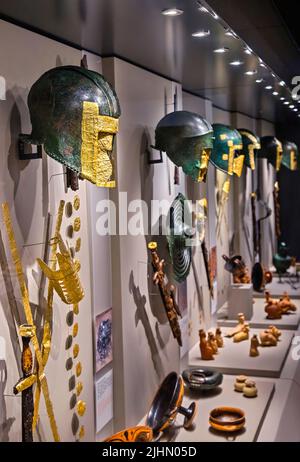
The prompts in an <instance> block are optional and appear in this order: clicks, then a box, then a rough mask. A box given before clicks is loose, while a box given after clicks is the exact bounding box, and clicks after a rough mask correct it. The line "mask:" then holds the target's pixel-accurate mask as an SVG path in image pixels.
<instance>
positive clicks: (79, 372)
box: [76, 362, 82, 377]
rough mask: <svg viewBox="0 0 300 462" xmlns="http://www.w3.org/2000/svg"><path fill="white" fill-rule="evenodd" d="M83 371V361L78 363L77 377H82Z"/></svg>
mask: <svg viewBox="0 0 300 462" xmlns="http://www.w3.org/2000/svg"><path fill="white" fill-rule="evenodd" d="M81 373H82V365H81V362H79V363H78V364H76V377H80V376H81Z"/></svg>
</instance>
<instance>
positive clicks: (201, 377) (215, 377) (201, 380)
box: [182, 368, 223, 391]
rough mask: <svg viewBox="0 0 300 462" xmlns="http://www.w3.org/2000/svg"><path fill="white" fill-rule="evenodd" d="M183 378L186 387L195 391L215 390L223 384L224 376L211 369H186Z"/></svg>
mask: <svg viewBox="0 0 300 462" xmlns="http://www.w3.org/2000/svg"><path fill="white" fill-rule="evenodd" d="M182 377H183V380H184V382H185V384H186V386H187V387H188V388H189V389H190V390H195V391H206V390H213V389H215V388H217V387H219V386H220V385H221V384H222V382H223V375H222V374H221V373H220V372H218V371H213V370H209V369H200V368H198V369H195V368H193V369H186V370H185V371H183V373H182Z"/></svg>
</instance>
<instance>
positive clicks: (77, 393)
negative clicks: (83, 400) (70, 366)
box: [76, 382, 83, 396]
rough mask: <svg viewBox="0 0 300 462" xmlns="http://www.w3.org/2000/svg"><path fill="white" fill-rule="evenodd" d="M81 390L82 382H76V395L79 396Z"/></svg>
mask: <svg viewBox="0 0 300 462" xmlns="http://www.w3.org/2000/svg"><path fill="white" fill-rule="evenodd" d="M82 390H83V384H82V382H77V384H76V395H77V396H80V394H81V392H82Z"/></svg>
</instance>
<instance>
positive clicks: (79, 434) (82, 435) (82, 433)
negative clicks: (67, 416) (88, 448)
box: [78, 425, 85, 440]
mask: <svg viewBox="0 0 300 462" xmlns="http://www.w3.org/2000/svg"><path fill="white" fill-rule="evenodd" d="M84 435H85V430H84V426H83V425H81V427H80V430H79V433H78V436H79V439H80V440H81V439H82V438H84Z"/></svg>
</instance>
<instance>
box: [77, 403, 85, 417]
mask: <svg viewBox="0 0 300 462" xmlns="http://www.w3.org/2000/svg"><path fill="white" fill-rule="evenodd" d="M85 411H86V403H85V402H84V401H82V400H80V401H78V403H77V412H78V415H79V416H80V417H82V416H84V414H85Z"/></svg>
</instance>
